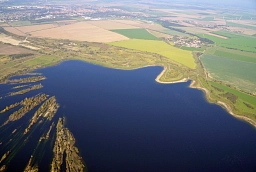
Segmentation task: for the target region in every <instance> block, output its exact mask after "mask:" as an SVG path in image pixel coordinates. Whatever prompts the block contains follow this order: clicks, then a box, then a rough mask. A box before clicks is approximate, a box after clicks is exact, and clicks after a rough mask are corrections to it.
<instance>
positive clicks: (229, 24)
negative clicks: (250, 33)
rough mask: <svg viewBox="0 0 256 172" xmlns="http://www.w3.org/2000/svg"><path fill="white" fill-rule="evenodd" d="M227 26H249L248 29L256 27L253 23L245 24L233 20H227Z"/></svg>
mask: <svg viewBox="0 0 256 172" xmlns="http://www.w3.org/2000/svg"><path fill="white" fill-rule="evenodd" d="M227 26H233V27H241V28H247V29H253V30H255V29H256V26H252V25H245V24H240V23H233V22H227Z"/></svg>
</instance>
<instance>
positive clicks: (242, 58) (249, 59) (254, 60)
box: [214, 50, 256, 63]
mask: <svg viewBox="0 0 256 172" xmlns="http://www.w3.org/2000/svg"><path fill="white" fill-rule="evenodd" d="M214 55H216V56H221V57H226V58H230V59H233V60H239V61H244V62H252V63H256V54H255V57H248V56H245V55H240V54H236V53H230V52H225V51H220V50H216V51H215V53H214Z"/></svg>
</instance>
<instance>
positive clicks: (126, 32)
mask: <svg viewBox="0 0 256 172" xmlns="http://www.w3.org/2000/svg"><path fill="white" fill-rule="evenodd" d="M111 31H112V32H115V33H118V34H121V35H123V36H125V37H128V38H130V39H144V40H158V38H157V37H155V36H154V35H152V34H150V33H149V32H148V31H147V30H146V29H117V30H111Z"/></svg>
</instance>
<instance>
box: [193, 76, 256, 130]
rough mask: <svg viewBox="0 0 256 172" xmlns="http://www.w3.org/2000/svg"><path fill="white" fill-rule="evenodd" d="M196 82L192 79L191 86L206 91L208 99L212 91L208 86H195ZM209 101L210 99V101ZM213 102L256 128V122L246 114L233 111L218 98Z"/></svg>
mask: <svg viewBox="0 0 256 172" xmlns="http://www.w3.org/2000/svg"><path fill="white" fill-rule="evenodd" d="M195 83H196V81H194V80H193V81H192V82H191V84H190V85H189V87H190V88H194V89H198V90H202V91H203V92H204V93H205V96H206V99H207V95H208V96H209V98H211V97H210V92H209V90H207V89H206V88H203V87H196V86H194V84H195ZM208 102H209V101H208ZM213 104H216V105H219V106H221V107H222V108H223V109H225V110H226V111H227V112H228V113H229V114H230V115H232V116H233V117H235V118H237V119H239V120H242V121H245V122H247V123H249V124H251V125H252V126H253V127H255V128H256V122H255V121H253V120H252V119H250V118H248V117H246V116H241V115H237V114H235V113H234V112H233V111H232V108H231V107H230V106H228V105H227V104H226V103H224V102H222V101H219V100H217V103H213Z"/></svg>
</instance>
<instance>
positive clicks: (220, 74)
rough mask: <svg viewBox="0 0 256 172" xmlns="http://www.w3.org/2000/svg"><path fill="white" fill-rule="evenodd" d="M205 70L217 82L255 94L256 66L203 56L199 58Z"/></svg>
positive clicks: (217, 57)
mask: <svg viewBox="0 0 256 172" xmlns="http://www.w3.org/2000/svg"><path fill="white" fill-rule="evenodd" d="M200 59H201V61H202V63H203V65H204V67H205V68H206V70H207V71H208V72H209V73H210V75H211V76H212V77H213V78H214V79H217V80H220V81H223V82H225V83H227V84H230V85H235V86H236V87H238V88H240V89H242V90H245V91H247V92H255V91H256V90H255V88H256V77H255V76H256V64H255V63H248V62H243V61H238V60H233V59H230V58H225V57H220V56H214V55H209V54H204V55H202V57H201V58H200Z"/></svg>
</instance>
